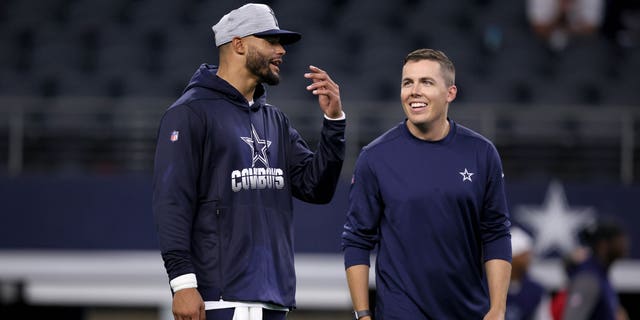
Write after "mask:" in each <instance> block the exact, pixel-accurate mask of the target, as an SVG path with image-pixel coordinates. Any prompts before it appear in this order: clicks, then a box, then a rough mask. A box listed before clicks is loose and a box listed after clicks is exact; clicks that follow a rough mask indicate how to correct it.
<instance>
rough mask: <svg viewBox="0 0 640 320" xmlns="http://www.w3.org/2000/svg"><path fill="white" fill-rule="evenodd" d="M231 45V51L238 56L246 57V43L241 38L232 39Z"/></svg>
mask: <svg viewBox="0 0 640 320" xmlns="http://www.w3.org/2000/svg"><path fill="white" fill-rule="evenodd" d="M229 44H230V45H231V50H233V52H235V53H236V54H239V55H244V54H245V52H246V51H247V48H246V42H245V41H244V40H243V39H242V38H240V37H235V38H233V39H231V43H229Z"/></svg>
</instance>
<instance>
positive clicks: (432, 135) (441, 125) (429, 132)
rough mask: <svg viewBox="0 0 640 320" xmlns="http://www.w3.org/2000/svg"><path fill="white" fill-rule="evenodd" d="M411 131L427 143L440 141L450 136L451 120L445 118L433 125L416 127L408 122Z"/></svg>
mask: <svg viewBox="0 0 640 320" xmlns="http://www.w3.org/2000/svg"><path fill="white" fill-rule="evenodd" d="M407 126H408V127H409V131H410V132H411V133H412V134H413V135H414V136H415V137H416V138H418V139H420V140H425V141H439V140H442V139H444V138H445V137H446V136H447V134H449V129H450V127H451V125H450V124H449V120H447V119H446V118H444V119H443V120H442V121H438V122H437V123H434V124H433V125H428V124H427V125H424V126H415V125H413V124H411V123H410V122H409V120H407Z"/></svg>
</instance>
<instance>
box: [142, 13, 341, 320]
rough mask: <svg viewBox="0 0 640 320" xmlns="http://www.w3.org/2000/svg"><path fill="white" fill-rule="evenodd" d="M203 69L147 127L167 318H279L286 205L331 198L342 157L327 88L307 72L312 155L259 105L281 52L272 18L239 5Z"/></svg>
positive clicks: (283, 37)
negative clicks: (314, 112) (313, 116)
mask: <svg viewBox="0 0 640 320" xmlns="http://www.w3.org/2000/svg"><path fill="white" fill-rule="evenodd" d="M213 31H214V33H215V41H216V46H217V47H218V48H219V53H220V55H219V56H220V61H219V65H218V66H214V65H208V64H203V65H202V66H200V68H199V69H198V70H197V71H196V73H195V75H194V76H193V77H192V79H191V81H190V83H189V85H188V86H187V88H186V89H185V91H184V93H183V95H182V96H181V97H180V98H179V99H178V100H177V101H176V102H175V103H173V105H172V106H171V107H170V108H169V109H168V110H167V111H166V112H165V114H164V116H163V118H162V121H161V123H160V128H159V130H158V141H157V147H156V156H155V167H154V177H153V212H154V218H155V221H156V227H157V230H158V239H159V245H160V250H161V253H162V258H163V260H164V264H165V268H166V270H167V274H168V276H169V280H170V281H169V283H170V286H171V289H172V292H173V314H174V317H175V319H180V320H182V319H197V320H200V319H209V320H210V319H215V320H218V319H220V320H232V319H234V320H257V319H265V320H280V319H285V317H286V314H287V312H288V311H289V310H291V309H292V308H294V307H295V288H296V282H295V270H294V260H293V203H292V197H296V198H298V199H300V200H302V201H306V202H310V203H327V202H329V201H331V199H332V197H333V194H334V192H335V189H336V185H337V182H338V180H339V176H340V170H341V168H342V163H343V159H344V151H345V139H344V137H345V134H344V133H345V126H346V120H345V114H344V112H343V111H342V104H341V102H340V91H339V88H338V85H337V84H336V83H335V82H334V81H333V80H332V79H331V77H329V75H328V74H327V73H326V72H325V71H323V70H321V69H320V68H317V67H314V66H309V72H308V73H306V74H305V75H304V76H305V78H307V79H309V80H310V81H311V84H310V85H309V86H308V87H307V90H308V91H310V92H311V93H312V94H313V95H315V96H317V97H318V103H319V106H320V109H321V110H322V112H323V113H324V118H325V119H324V121H323V126H322V131H321V137H320V140H319V141H320V142H319V143H318V146H317V148H316V151H315V152H313V151H311V150H310V148H309V147H308V145H307V143H306V142H305V141H304V140H303V139H302V137H301V136H300V134H298V132H297V131H296V130H295V129H294V128H293V127H292V126H291V125H290V122H289V120H288V118H287V117H286V115H285V114H284V113H283V112H282V111H281V110H280V109H278V108H277V107H275V106H273V105H270V104H268V103H267V102H266V95H265V87H264V85H263V84H265V83H266V84H268V85H276V84H278V82H279V81H280V65H281V63H282V57H283V56H284V54H285V49H284V47H283V46H284V45H288V44H292V43H294V42H297V41H298V40H300V38H301V35H300V34H299V33H296V32H292V31H287V30H282V29H280V27H279V26H278V21H277V19H276V17H275V14H274V13H273V10H271V8H269V7H268V6H267V5H264V4H253V3H250V4H247V5H244V6H242V7H240V8H238V9H235V10H233V11H231V12H229V13H228V14H227V15H225V16H223V17H222V18H221V19H220V21H219V22H218V23H217V24H216V25H214V26H213Z"/></svg>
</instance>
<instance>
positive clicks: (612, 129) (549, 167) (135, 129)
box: [0, 97, 640, 184]
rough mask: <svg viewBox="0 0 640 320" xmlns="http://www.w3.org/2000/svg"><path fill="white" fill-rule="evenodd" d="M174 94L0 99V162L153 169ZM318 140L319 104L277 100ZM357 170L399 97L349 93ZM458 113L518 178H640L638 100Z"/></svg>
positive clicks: (51, 168)
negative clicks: (354, 97)
mask: <svg viewBox="0 0 640 320" xmlns="http://www.w3.org/2000/svg"><path fill="white" fill-rule="evenodd" d="M172 102H173V99H167V98H133V97H131V98H120V99H109V98H96V97H61V98H55V99H51V98H49V99H40V98H27V97H1V98H0V171H4V172H6V174H8V175H11V176H17V175H21V174H27V173H83V174H84V173H99V174H110V173H149V172H151V170H152V167H153V156H154V150H155V139H156V130H157V127H158V124H159V121H160V118H161V116H162V114H163V112H164V111H165V109H166V108H167V107H168V106H169V105H170V104H171V103H172ZM272 102H273V103H275V104H276V105H278V106H279V107H280V108H282V110H284V111H285V112H286V114H287V115H288V116H289V118H290V119H291V122H292V123H293V125H294V126H295V127H296V128H297V129H298V131H300V133H301V134H302V135H303V137H304V138H305V139H306V140H307V141H308V142H309V144H310V145H311V146H312V147H313V146H314V145H315V144H316V143H317V138H318V135H319V130H320V126H321V119H322V114H321V112H320V110H319V109H318V107H317V105H316V103H315V102H314V101H312V100H308V101H284V100H283V101H272ZM344 105H345V111H346V113H347V115H348V127H347V143H348V145H347V157H346V160H345V165H344V170H343V173H344V175H345V176H346V177H348V176H350V175H351V172H352V169H353V165H354V163H355V160H356V158H357V156H358V153H359V151H360V149H361V147H362V146H364V145H366V144H367V143H369V142H370V141H371V140H373V139H374V138H375V137H377V136H378V135H380V134H381V133H383V132H385V131H386V130H388V129H389V128H391V127H392V126H394V125H396V124H397V123H399V122H400V121H402V120H403V118H404V114H403V112H402V109H401V106H400V104H399V102H375V103H373V102H364V101H345V102H344ZM449 114H450V117H451V118H452V119H454V120H455V121H456V122H458V123H459V124H462V125H464V126H466V127H469V128H471V129H473V130H475V131H477V132H479V133H481V134H483V135H484V136H486V137H487V138H489V139H490V140H491V141H493V142H494V143H495V145H496V147H497V148H498V151H499V152H500V154H501V156H502V160H503V165H504V169H505V174H508V175H509V176H510V177H511V178H512V179H513V178H516V179H529V178H537V177H543V178H545V177H556V178H562V179H564V180H578V181H590V180H598V181H601V180H607V181H617V182H621V183H624V184H630V183H633V182H636V181H638V180H639V179H640V174H639V173H638V172H637V170H636V169H635V168H637V167H638V165H640V160H639V159H640V157H639V156H640V148H639V143H638V139H637V135H638V130H637V129H636V127H637V126H638V119H639V115H640V107H638V106H636V107H632V106H628V107H622V106H602V107H598V108H595V107H583V106H518V105H501V106H496V105H492V106H487V105H476V104H470V103H467V104H462V103H455V102H454V103H453V104H452V105H451V106H450V110H449Z"/></svg>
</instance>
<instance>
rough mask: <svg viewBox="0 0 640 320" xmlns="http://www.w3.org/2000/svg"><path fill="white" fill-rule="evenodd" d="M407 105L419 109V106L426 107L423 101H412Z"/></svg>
mask: <svg viewBox="0 0 640 320" xmlns="http://www.w3.org/2000/svg"><path fill="white" fill-rule="evenodd" d="M409 106H410V107H411V108H412V109H420V108H426V107H427V104H426V103H424V102H412V103H410V104H409Z"/></svg>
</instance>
